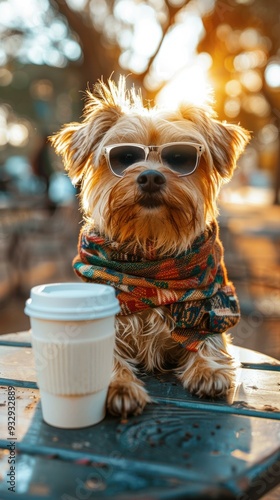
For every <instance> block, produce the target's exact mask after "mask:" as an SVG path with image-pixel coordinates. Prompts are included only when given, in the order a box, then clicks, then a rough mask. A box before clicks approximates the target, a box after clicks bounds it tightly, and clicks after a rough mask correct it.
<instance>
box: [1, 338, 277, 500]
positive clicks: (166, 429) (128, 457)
mask: <svg viewBox="0 0 280 500" xmlns="http://www.w3.org/2000/svg"><path fill="white" fill-rule="evenodd" d="M231 349H232V354H233V355H234V356H235V357H236V359H237V360H238V359H239V362H240V368H239V369H238V373H237V384H236V387H235V389H232V391H231V392H230V393H229V395H228V396H227V398H225V399H223V400H218V401H217V400H216V401H214V400H211V399H199V398H197V397H195V396H191V395H190V394H188V393H187V392H186V391H185V390H184V389H183V388H182V387H181V385H180V383H179V382H178V381H177V379H176V378H175V377H174V376H173V375H172V374H168V373H167V374H159V373H157V374H154V375H147V374H145V373H143V374H142V378H143V380H144V381H145V383H146V385H147V387H148V389H149V392H150V394H151V395H152V397H153V400H154V402H153V403H152V404H149V405H148V406H147V407H146V408H145V410H144V412H143V414H142V415H140V416H135V417H130V418H129V419H128V420H125V421H122V420H120V419H118V418H115V417H112V416H110V415H108V416H107V417H106V418H105V419H104V420H103V421H102V422H100V423H99V424H97V425H95V426H92V427H89V428H85V429H78V430H77V429H76V430H64V429H57V428H54V427H51V426H49V425H47V424H46V423H45V422H44V421H43V420H42V413H41V406H40V397H39V391H38V388H37V385H36V381H35V380H36V379H35V370H34V364H33V355H32V348H31V344H30V335H29V333H28V332H22V333H17V334H9V335H2V336H1V337H0V359H1V366H0V429H1V432H0V498H1V500H2V499H3V500H5V499H9V498H19V499H22V500H27V499H28V500H32V499H36V500H37V499H44V500H51V499H52V500H54V499H60V500H75V499H78V500H87V499H90V500H91V499H96V498H97V499H105V498H114V499H116V500H125V499H131V500H134V499H135V500H144V499H145V500H156V499H162V500H174V499H181V500H182V499H192V500H196V499H210V498H211V499H223V500H224V499H238V500H252V499H258V498H261V497H262V496H263V495H264V494H265V493H266V492H268V491H269V490H270V489H272V488H274V487H275V486H276V485H278V484H279V483H280V362H279V361H277V360H274V359H272V358H270V357H268V356H265V355H262V354H260V353H256V352H254V351H250V350H248V349H244V348H237V347H233V346H232V347H231ZM13 388H14V391H15V396H14V397H15V412H16V421H15V437H14V438H11V437H10V439H8V423H7V422H8V411H7V409H8V396H9V395H13V392H12V391H13ZM10 400H13V396H10ZM9 408H10V406H9ZM15 453H16V454H15ZM13 459H14V461H15V465H14V468H15V469H14V470H11V467H13V465H12V464H10V463H9V461H10V462H11V461H12V460H13ZM8 474H10V475H8ZM7 479H8V480H10V483H8V482H7ZM12 479H14V480H15V483H16V488H15V492H13V491H11V490H10V491H9V490H8V488H9V487H11V486H10V485H11V484H12Z"/></svg>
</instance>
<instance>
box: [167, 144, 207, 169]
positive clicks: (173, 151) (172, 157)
mask: <svg viewBox="0 0 280 500" xmlns="http://www.w3.org/2000/svg"><path fill="white" fill-rule="evenodd" d="M161 158H162V161H163V163H165V164H166V165H167V166H168V167H169V168H171V169H172V170H174V172H177V173H178V174H181V175H188V174H191V173H192V172H193V171H194V170H195V167H196V165H197V158H198V155H197V150H196V148H195V147H194V146H191V145H187V144H173V145H172V146H166V147H165V148H163V150H162V152H161Z"/></svg>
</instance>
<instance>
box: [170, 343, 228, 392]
mask: <svg viewBox="0 0 280 500" xmlns="http://www.w3.org/2000/svg"><path fill="white" fill-rule="evenodd" d="M227 342H229V340H228V339H227V335H226V334H222V335H215V336H213V337H211V338H208V339H207V340H205V342H204V343H203V344H202V345H201V346H200V347H199V349H198V351H197V352H184V354H183V355H182V357H181V360H180V363H179V364H180V366H179V368H178V370H177V375H178V377H179V379H180V380H181V382H182V384H183V386H184V387H185V388H186V389H187V390H188V391H190V392H191V393H193V394H195V395H197V396H199V397H203V396H209V397H220V396H224V395H225V394H226V393H227V391H228V389H229V388H230V387H231V386H232V385H233V384H234V380H235V362H234V360H233V358H232V357H231V356H230V354H228V352H227V350H226V344H227Z"/></svg>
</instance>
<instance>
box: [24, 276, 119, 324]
mask: <svg viewBox="0 0 280 500" xmlns="http://www.w3.org/2000/svg"><path fill="white" fill-rule="evenodd" d="M119 311H120V305H119V301H118V300H117V298H116V295H115V290H114V288H112V287H111V286H108V285H98V284H95V283H51V284H47V285H39V286H35V287H33V288H32V289H31V293H30V298H29V299H28V300H27V301H26V304H25V309H24V312H25V314H27V315H28V316H31V317H32V318H41V319H49V320H52V319H53V320H62V321H65V320H66V321H67V320H69V321H73V320H74V321H82V320H88V319H98V318H105V317H107V316H112V315H114V314H117V313H118V312H119Z"/></svg>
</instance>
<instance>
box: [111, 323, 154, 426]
mask: <svg viewBox="0 0 280 500" xmlns="http://www.w3.org/2000/svg"><path fill="white" fill-rule="evenodd" d="M142 332H143V321H142V319H141V317H140V315H139V316H137V315H131V316H129V317H127V318H123V317H121V318H118V319H117V321H116V346H115V353H114V369H113V373H112V377H111V382H110V386H109V391H108V398H107V407H108V410H109V412H110V413H111V414H112V415H121V416H122V417H123V418H126V416H127V415H129V414H134V415H137V414H139V413H141V412H142V411H143V409H144V407H145V405H146V404H147V403H149V402H150V401H151V399H150V397H149V395H148V393H147V391H146V390H145V388H144V383H143V382H142V381H141V380H139V379H138V378H137V375H136V371H137V370H136V368H135V365H136V364H138V363H139V361H140V360H139V357H138V353H139V345H138V338H139V337H140V338H141V334H142Z"/></svg>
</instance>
